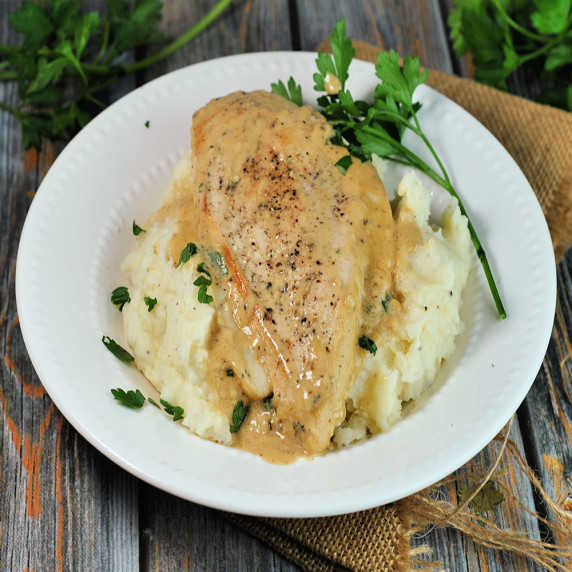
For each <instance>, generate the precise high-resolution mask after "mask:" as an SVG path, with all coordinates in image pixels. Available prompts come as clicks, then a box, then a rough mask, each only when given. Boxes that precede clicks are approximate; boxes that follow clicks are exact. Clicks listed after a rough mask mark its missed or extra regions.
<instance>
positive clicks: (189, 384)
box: [121, 159, 471, 447]
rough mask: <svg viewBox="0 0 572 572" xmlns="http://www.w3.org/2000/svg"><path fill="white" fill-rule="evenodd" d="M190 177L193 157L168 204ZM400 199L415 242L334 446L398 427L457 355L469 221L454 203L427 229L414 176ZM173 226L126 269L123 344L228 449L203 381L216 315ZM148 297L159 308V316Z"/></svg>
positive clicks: (200, 428)
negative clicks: (174, 250)
mask: <svg viewBox="0 0 572 572" xmlns="http://www.w3.org/2000/svg"><path fill="white" fill-rule="evenodd" d="M189 169H190V161H189V160H188V159H187V160H185V161H183V162H182V163H181V165H179V167H178V168H177V170H176V172H175V174H174V180H173V181H172V182H171V185H170V187H169V189H168V190H167V191H166V193H165V197H169V196H170V195H172V194H173V192H174V189H175V188H176V183H177V180H180V179H182V178H184V177H186V176H187V175H188V173H189ZM397 194H398V197H399V199H398V204H397V206H396V208H395V212H394V218H395V221H396V229H397V236H398V241H399V240H402V241H407V240H409V241H411V236H410V234H409V235H408V233H407V232H405V231H406V229H407V228H411V227H414V228H416V234H415V236H416V238H415V241H414V243H413V244H409V245H404V246H405V247H404V248H401V249H400V254H399V259H398V262H397V270H396V276H395V279H394V285H395V288H394V292H392V296H391V299H389V298H388V299H387V301H386V302H387V311H388V313H389V314H390V316H391V315H394V316H393V317H392V318H391V319H390V321H389V324H390V327H389V328H387V329H386V331H385V332H384V333H383V334H382V336H383V337H382V339H378V340H376V344H377V352H376V354H375V355H373V354H370V353H368V354H367V356H366V357H365V359H364V361H363V365H362V368H361V370H360V371H359V372H358V374H357V376H356V378H355V382H354V383H353V386H352V387H351V390H350V393H349V396H348V398H347V401H346V406H347V415H346V419H345V421H344V422H343V423H341V425H339V426H338V427H337V428H336V431H335V434H334V437H333V439H332V445H333V446H334V447H341V446H344V445H348V444H349V443H351V442H353V441H356V440H360V439H363V438H365V437H366V436H367V435H369V434H371V433H377V432H380V431H384V430H386V429H387V428H389V427H390V426H391V425H392V424H394V423H395V422H396V421H398V420H399V419H400V418H401V416H402V405H403V403H405V402H407V401H410V400H412V399H416V398H418V397H419V396H420V395H421V394H422V393H423V391H424V390H425V389H426V388H427V387H428V386H429V385H430V384H431V383H432V381H433V380H434V379H435V376H436V374H437V372H438V370H439V368H440V366H441V363H442V361H443V360H444V359H447V358H448V357H450V356H451V354H452V353H453V352H454V349H455V337H456V336H457V335H458V334H459V332H461V331H462V327H463V326H462V322H461V319H460V316H459V307H460V304H461V293H462V290H463V287H464V285H465V282H466V280H467V276H468V272H469V267H470V261H471V256H470V250H471V241H470V236H469V232H468V229H467V220H466V218H465V217H463V216H462V215H461V213H460V211H459V208H458V206H457V202H456V201H455V200H454V199H451V200H450V201H449V204H448V206H447V207H446V209H445V210H444V212H443V214H442V217H441V224H440V225H439V226H436V225H434V224H430V222H429V221H430V202H431V197H430V194H429V192H428V190H427V189H426V188H425V186H424V185H423V183H422V182H421V180H420V179H419V177H418V176H417V175H416V174H415V173H414V172H413V171H411V172H409V173H408V174H406V175H405V176H404V177H403V179H402V181H401V183H400V185H399V188H398V193H397ZM175 227H176V224H175V223H173V221H170V220H169V219H167V220H162V221H159V222H157V223H155V224H152V225H151V226H150V227H149V228H148V229H147V232H145V233H142V234H141V235H140V236H139V237H138V239H137V241H138V246H137V249H136V250H135V251H134V252H132V253H131V254H129V255H128V256H127V258H126V259H125V261H124V262H123V264H122V266H121V270H122V272H124V273H125V275H126V276H127V277H128V278H129V281H130V286H129V291H130V295H131V302H130V303H129V304H126V305H125V306H124V308H123V319H124V327H125V333H126V338H127V342H128V343H129V345H130V347H131V349H132V351H133V354H134V356H135V362H136V364H137V367H138V368H139V369H140V370H141V371H142V372H143V373H144V375H145V376H146V377H147V378H148V379H149V380H150V381H151V382H152V384H153V385H154V386H155V387H156V388H157V390H158V391H160V392H161V398H162V399H165V400H167V401H168V402H169V403H172V404H176V405H179V406H181V407H182V408H183V409H184V412H185V414H184V420H183V423H184V425H186V426H187V427H188V428H189V429H190V430H191V431H192V432H194V433H196V434H197V435H199V436H200V437H203V438H206V439H211V440H214V441H218V442H220V443H224V444H229V443H231V440H232V436H231V433H230V430H229V416H228V411H225V410H224V408H223V407H222V406H221V398H220V396H219V395H218V394H217V392H216V391H215V390H214V389H212V388H211V387H209V385H208V384H207V382H206V381H205V378H206V375H205V373H206V371H207V368H208V367H209V364H208V359H207V358H208V351H207V347H206V344H207V339H208V334H209V330H210V328H211V324H212V322H213V317H214V310H213V308H212V307H211V306H210V305H208V304H200V303H199V302H198V300H197V294H198V287H197V286H195V285H194V284H193V281H194V280H195V278H196V272H195V268H194V266H193V265H182V267H180V268H176V266H175V263H176V261H173V260H172V259H171V258H170V256H169V248H168V247H169V243H170V241H171V238H172V236H173V232H174V229H175ZM401 231H403V232H401ZM408 237H409V238H408ZM212 294H213V295H214V296H216V292H213V293H212ZM145 296H149V297H151V298H155V297H156V298H157V300H158V303H157V305H156V306H155V308H154V309H153V310H152V311H149V308H148V307H147V305H146V304H145V303H144V297H145ZM397 310H399V311H397Z"/></svg>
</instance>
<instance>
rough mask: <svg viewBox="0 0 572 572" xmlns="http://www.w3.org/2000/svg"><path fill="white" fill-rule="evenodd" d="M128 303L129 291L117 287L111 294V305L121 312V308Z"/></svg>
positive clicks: (129, 300)
mask: <svg viewBox="0 0 572 572" xmlns="http://www.w3.org/2000/svg"><path fill="white" fill-rule="evenodd" d="M128 302H131V297H130V296H129V290H128V289H127V287H126V286H118V287H117V288H115V290H113V292H112V293H111V303H112V304H115V305H116V306H117V307H118V308H119V311H120V312H121V311H122V310H123V306H125V304H127V303H128Z"/></svg>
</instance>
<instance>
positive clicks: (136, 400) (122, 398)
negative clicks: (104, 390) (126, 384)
mask: <svg viewBox="0 0 572 572" xmlns="http://www.w3.org/2000/svg"><path fill="white" fill-rule="evenodd" d="M111 393H112V394H113V397H114V398H115V399H117V401H119V402H120V403H121V404H122V405H125V407H129V408H131V409H141V407H143V405H144V404H145V396H144V395H143V394H142V393H141V392H140V391H139V390H138V389H136V390H135V391H133V390H132V389H130V390H129V391H125V390H124V389H121V388H120V387H118V388H117V389H112V390H111Z"/></svg>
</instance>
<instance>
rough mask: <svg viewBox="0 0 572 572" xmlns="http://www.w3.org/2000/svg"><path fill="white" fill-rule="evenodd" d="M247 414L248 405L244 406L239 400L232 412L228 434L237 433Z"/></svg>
mask: <svg viewBox="0 0 572 572" xmlns="http://www.w3.org/2000/svg"><path fill="white" fill-rule="evenodd" d="M247 413H248V405H244V403H243V402H242V399H239V400H238V401H237V402H236V405H235V406H234V409H233V410H232V423H231V425H230V432H231V433H237V432H238V430H239V429H240V426H241V425H242V423H243V421H244V420H245V418H246V415H247Z"/></svg>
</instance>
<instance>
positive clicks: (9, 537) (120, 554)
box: [0, 1, 138, 570]
mask: <svg viewBox="0 0 572 572" xmlns="http://www.w3.org/2000/svg"><path fill="white" fill-rule="evenodd" d="M18 4H19V2H16V1H6V2H2V3H1V4H0V29H1V39H2V41H5V42H8V43H10V42H15V41H16V38H15V35H14V33H13V32H12V30H11V27H10V26H9V25H8V20H7V15H8V14H9V13H11V12H12V11H13V10H14V9H15V7H16V6H17V5H18ZM0 98H1V99H2V101H4V102H6V103H8V104H10V105H15V104H16V103H17V94H16V90H15V86H14V85H5V84H2V85H0ZM55 154H56V150H55V149H54V148H53V147H52V146H48V147H47V148H46V151H45V152H44V153H43V154H42V155H40V156H37V154H35V153H26V154H25V153H23V151H22V142H21V137H20V130H19V126H18V123H17V121H16V120H15V119H14V118H13V117H11V116H9V115H8V114H7V113H5V112H0V161H1V162H0V346H1V349H2V358H1V360H0V379H1V384H0V432H1V440H0V482H1V483H2V486H1V488H0V505H1V506H2V510H1V514H2V516H1V518H0V569H1V570H33V569H36V570H41V569H50V570H80V569H108V570H112V569H116V570H129V569H137V562H138V542H137V535H138V530H137V526H138V521H137V512H136V509H137V481H136V479H133V478H132V477H130V476H129V475H127V474H126V473H124V472H123V471H121V470H120V469H118V468H117V467H116V466H115V465H114V464H113V463H111V462H110V461H108V460H107V459H105V458H103V456H101V455H99V454H98V453H97V452H96V451H94V449H93V448H92V447H91V446H90V445H88V444H87V443H86V442H85V441H84V440H83V439H82V438H81V437H80V436H79V435H78V434H77V432H76V431H75V430H74V429H73V428H71V426H70V425H69V424H68V423H67V421H65V419H64V418H63V417H62V416H61V414H60V413H59V412H58V410H57V409H56V407H55V406H54V404H53V403H52V401H51V400H50V399H49V397H48V396H47V394H46V393H45V391H44V389H43V387H42V385H41V383H40V381H39V380H38V378H37V376H36V374H35V372H34V369H33V367H32V365H31V363H30V360H29V358H28V355H27V352H26V349H25V347H24V344H23V340H22V337H21V333H20V328H19V324H18V316H17V311H16V303H15V293H14V280H15V264H16V252H17V247H18V241H19V238H20V234H21V230H22V224H23V222H24V219H25V216H26V212H27V210H28V208H29V205H30V202H31V200H32V196H33V192H34V191H35V190H36V189H37V187H38V184H39V182H40V181H41V179H42V177H43V175H44V174H45V172H46V171H47V169H48V168H49V165H50V164H51V163H52V161H53V159H54V156H55ZM47 294H48V293H47ZM117 546H121V547H122V550H117Z"/></svg>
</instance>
